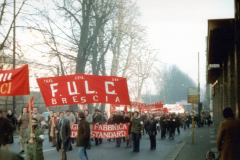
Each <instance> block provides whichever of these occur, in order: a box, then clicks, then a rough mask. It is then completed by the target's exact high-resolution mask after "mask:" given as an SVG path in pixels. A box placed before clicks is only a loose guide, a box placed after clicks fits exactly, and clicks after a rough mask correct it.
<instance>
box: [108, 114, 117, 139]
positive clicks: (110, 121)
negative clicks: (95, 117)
mask: <svg viewBox="0 0 240 160" xmlns="http://www.w3.org/2000/svg"><path fill="white" fill-rule="evenodd" d="M113 116H114V115H113V114H110V118H109V119H108V122H107V124H114V122H113ZM108 141H109V142H111V138H108ZM113 141H114V142H115V138H113Z"/></svg>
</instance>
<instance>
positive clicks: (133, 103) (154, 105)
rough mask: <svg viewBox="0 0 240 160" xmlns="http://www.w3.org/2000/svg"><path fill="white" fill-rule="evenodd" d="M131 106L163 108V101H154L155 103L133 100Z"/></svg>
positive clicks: (142, 108)
mask: <svg viewBox="0 0 240 160" xmlns="http://www.w3.org/2000/svg"><path fill="white" fill-rule="evenodd" d="M131 106H132V107H133V108H138V109H139V110H144V109H155V108H163V101H159V102H154V103H139V102H131Z"/></svg>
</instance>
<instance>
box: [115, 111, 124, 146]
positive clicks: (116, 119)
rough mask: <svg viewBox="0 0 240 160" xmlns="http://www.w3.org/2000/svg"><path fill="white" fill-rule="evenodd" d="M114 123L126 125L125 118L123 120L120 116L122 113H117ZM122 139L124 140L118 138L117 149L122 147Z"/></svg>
mask: <svg viewBox="0 0 240 160" xmlns="http://www.w3.org/2000/svg"><path fill="white" fill-rule="evenodd" d="M113 123H114V124H115V125H122V123H124V118H123V116H121V115H120V112H119V111H117V113H116V115H115V116H113ZM121 139H122V138H120V137H119V138H116V143H117V145H116V147H120V145H121Z"/></svg>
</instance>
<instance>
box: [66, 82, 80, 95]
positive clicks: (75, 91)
mask: <svg viewBox="0 0 240 160" xmlns="http://www.w3.org/2000/svg"><path fill="white" fill-rule="evenodd" d="M72 83H73V88H74V92H72V90H71V86H70V82H67V84H68V93H69V95H76V94H79V93H77V92H78V91H77V87H76V82H72Z"/></svg>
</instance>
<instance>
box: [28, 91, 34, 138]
mask: <svg viewBox="0 0 240 160" xmlns="http://www.w3.org/2000/svg"><path fill="white" fill-rule="evenodd" d="M28 106H29V124H30V133H31V134H32V133H33V130H32V109H31V98H30V94H29V95H28ZM30 139H31V141H32V142H33V138H32V137H31V138H30Z"/></svg>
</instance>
